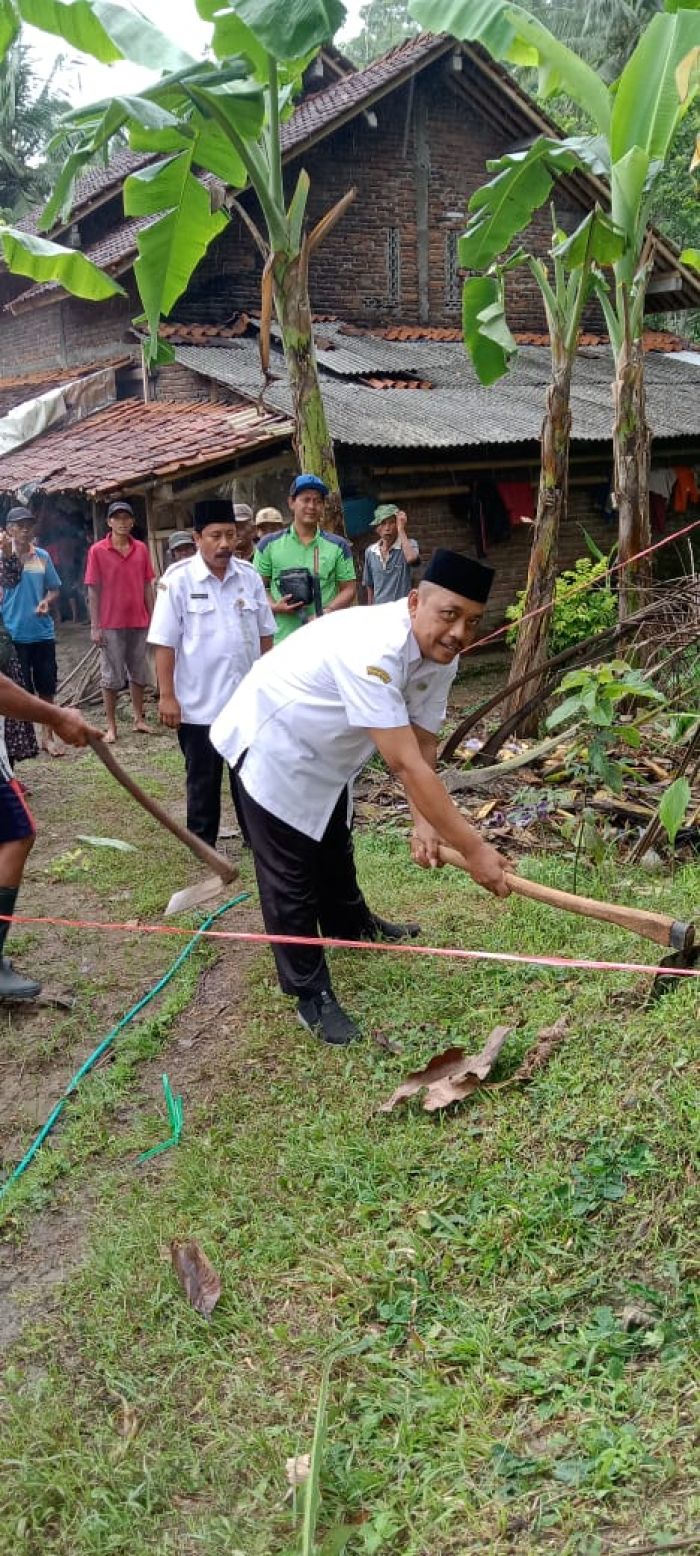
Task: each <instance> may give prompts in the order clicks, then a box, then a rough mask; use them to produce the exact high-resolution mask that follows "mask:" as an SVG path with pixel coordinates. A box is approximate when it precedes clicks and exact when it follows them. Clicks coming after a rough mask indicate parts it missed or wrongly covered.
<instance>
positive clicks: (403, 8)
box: [342, 0, 418, 69]
mask: <svg viewBox="0 0 700 1556" xmlns="http://www.w3.org/2000/svg"><path fill="white" fill-rule="evenodd" d="M360 18H361V21H362V31H361V32H359V33H358V34H357V37H356V38H351V39H350V41H349V42H348V43H344V44H343V46H342V47H343V52H344V53H345V54H347V55H348V58H349V59H351V60H352V61H353V64H355V65H358V66H359V67H360V69H362V67H363V66H364V65H369V64H370V63H371V61H372V60H373V59H379V56H380V55H381V54H386V53H387V52H388V50H389V49H393V48H395V47H396V45H397V43H402V42H403V40H404V38H412V37H413V36H414V34H415V33H417V31H418V26H417V23H416V22H414V21H413V19H412V17H410V16H409V14H408V4H407V3H406V0H369V3H368V4H367V5H363V6H362V9H361V11H360Z"/></svg>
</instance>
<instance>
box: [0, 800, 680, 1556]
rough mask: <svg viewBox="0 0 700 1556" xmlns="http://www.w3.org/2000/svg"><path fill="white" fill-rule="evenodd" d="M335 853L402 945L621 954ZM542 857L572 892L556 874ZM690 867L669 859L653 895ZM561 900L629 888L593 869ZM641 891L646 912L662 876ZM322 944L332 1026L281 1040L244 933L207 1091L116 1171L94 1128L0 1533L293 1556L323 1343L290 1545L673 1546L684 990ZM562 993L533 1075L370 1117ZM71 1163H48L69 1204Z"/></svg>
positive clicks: (20, 1390)
mask: <svg viewBox="0 0 700 1556" xmlns="http://www.w3.org/2000/svg"><path fill="white" fill-rule="evenodd" d="M112 825H113V823H112ZM358 853H359V864H360V874H361V877H362V879H363V881H364V882H365V884H366V885H367V888H368V891H369V894H370V897H371V899H372V901H373V902H374V903H376V905H377V907H378V909H380V910H381V909H382V908H383V909H384V911H385V912H389V911H391V912H393V913H394V914H395V915H397V916H398V915H400V914H405V915H408V914H411V915H413V914H418V916H419V917H420V918H421V920H422V923H423V934H424V939H425V941H426V942H432V943H441V942H443V943H448V944H456V945H464V946H468V945H472V946H475V945H480V946H484V947H486V948H489V947H491V948H493V949H500V950H514V951H515V950H517V951H519V952H523V951H525V952H527V951H532V952H535V953H538V952H547V951H549V950H551V948H552V946H553V944H556V947H557V949H559V950H561V951H563V952H565V953H569V954H573V955H583V956H596V955H597V956H601V955H605V956H606V957H611V956H612V957H614V956H619V955H624V956H629V955H635V954H638V948H637V946H636V945H634V943H631V942H630V941H629V939H628V938H626V937H625V936H624V935H622V934H621V933H620V932H618V931H612V932H611V931H609V930H604V929H603V928H602V927H601V926H596V925H593V924H592V923H590V922H587V921H584V920H575V919H569V918H555V917H554V916H553V915H552V914H551V912H549V911H548V910H546V909H543V908H539V907H536V906H534V905H532V904H527V903H524V902H522V901H515V900H513V899H512V900H511V901H510V902H508V903H507V904H505V905H500V904H496V903H494V902H493V901H491V900H490V899H488V898H486V897H485V896H484V895H483V894H480V893H478V892H477V891H476V889H474V888H473V887H472V886H471V883H469V882H468V881H467V880H466V879H465V878H463V877H461V876H457V875H456V874H455V873H454V872H451V873H450V874H449V875H448V873H447V872H445V873H434V874H429V873H423V872H420V873H419V872H418V871H416V869H415V867H413V866H411V864H410V863H409V861H408V856H407V850H406V845H405V841H404V840H403V839H400V838H398V837H396V836H394V837H392V836H391V834H390V833H387V832H386V831H385V832H384V833H383V835H382V837H381V839H380V840H379V839H378V840H376V841H375V840H374V839H373V838H372V837H371V836H369V835H365V836H363V837H361V838H360V839H359V849H358ZM120 867H121V868H124V869H125V870H127V871H128V870H131V871H133V870H134V868H135V867H134V863H133V858H132V857H131V856H128V855H125V856H123V859H120ZM537 874H538V875H540V876H542V877H543V878H546V879H549V880H550V881H552V883H554V884H558V885H565V884H569V878H570V870H569V867H568V866H566V865H564V864H562V863H559V864H556V863H554V864H548V865H543V864H542V863H538V865H537ZM698 884H699V876H698V871H697V869H686V870H683V871H681V872H680V873H679V875H678V876H677V878H676V882H675V885H674V888H673V893H672V900H673V910H674V912H678V913H679V914H682V913H684V912H689V911H690V909H691V907H692V903H693V899H694V897H695V896H696V895H697V887H698ZM586 887H587V888H590V889H592V890H594V891H597V892H599V894H601V895H604V894H605V893H606V891H610V890H611V889H613V888H614V890H615V893H616V894H617V895H618V896H619V897H620V898H629V897H632V898H634V897H635V896H636V895H637V893H638V883H637V882H636V881H632V880H629V881H626V880H625V879H620V871H619V867H618V866H615V865H608V866H604V867H603V872H602V874H601V875H598V876H589V877H588V879H587V881H586ZM650 890H651V891H653V894H654V901H658V905H659V906H663V907H667V908H668V907H670V906H671V890H670V883H668V882H662V883H661V884H660V885H654V886H653V888H650ZM647 902H649V892H647ZM234 954H235V953H233V952H230V951H228V950H227V951H226V952H225V953H224V955H225V956H227V957H228V956H230V955H234ZM333 965H334V981H335V982H336V983H337V986H338V991H339V994H340V995H341V997H342V998H343V999H344V1000H345V1001H346V1003H347V1004H348V1006H349V1007H350V1008H352V1009H353V1010H355V1011H356V1012H357V1013H358V1015H360V1017H361V1018H362V1021H363V1024H364V1026H365V1030H366V1032H367V1040H366V1041H365V1042H364V1043H363V1044H362V1045H359V1046H357V1047H356V1048H354V1049H353V1050H351V1051H349V1052H348V1053H347V1054H344V1055H339V1054H337V1053H330V1052H328V1051H326V1050H324V1049H323V1048H321V1047H320V1046H317V1045H314V1044H313V1043H311V1042H310V1041H309V1040H308V1038H306V1037H305V1036H304V1035H303V1034H302V1033H301V1032H300V1031H299V1029H298V1028H297V1027H296V1026H295V1024H294V1021H293V1019H290V1013H289V1009H288V1005H287V1002H286V1001H284V1000H283V998H282V996H281V995H279V993H278V991H277V989H276V984H275V980H274V977H273V974H272V970H271V963H270V961H269V958H268V956H267V954H266V953H263V954H261V955H260V956H259V957H258V959H257V961H256V962H255V964H254V966H253V968H252V971H251V974H250V977H249V980H248V991H247V995H246V999H245V1005H244V1008H243V1010H242V1011H241V1012H240V1019H239V1022H238V1036H237V1040H236V1043H235V1045H234V1046H233V1047H232V1048H231V1049H230V1050H229V1051H228V1056H227V1061H226V1070H225V1073H223V1074H222V1076H221V1084H220V1087H219V1094H218V1097H217V1098H216V1100H215V1101H214V1102H213V1103H209V1104H207V1105H206V1106H202V1105H201V1103H200V1102H199V1100H198V1098H197V1097H196V1096H188V1095H185V1098H184V1102H185V1132H184V1135H183V1139H182V1143H181V1145H180V1146H178V1147H177V1149H176V1150H175V1151H171V1152H169V1153H167V1155H166V1156H165V1157H163V1158H160V1159H159V1163H158V1165H155V1166H153V1167H151V1168H150V1169H149V1170H148V1171H147V1172H144V1171H143V1170H142V1171H139V1170H138V1169H137V1168H136V1166H135V1164H134V1150H135V1149H140V1148H142V1147H143V1145H144V1144H151V1143H153V1139H154V1138H155V1135H154V1133H153V1131H146V1130H145V1128H144V1123H145V1121H144V1120H143V1119H140V1120H138V1122H135V1125H134V1128H133V1129H132V1130H131V1131H128V1130H127V1132H126V1134H124V1135H122V1136H121V1137H120V1136H119V1134H116V1135H113V1137H112V1140H111V1143H110V1144H109V1146H108V1147H107V1144H106V1140H105V1135H108V1134H109V1130H108V1127H107V1129H106V1130H105V1131H104V1132H103V1134H102V1135H101V1136H100V1137H98V1138H97V1139H96V1140H95V1141H94V1149H93V1152H92V1154H91V1157H90V1161H89V1180H90V1186H91V1192H92V1193H93V1194H94V1195H95V1198H96V1204H95V1214H94V1221H93V1231H92V1236H91V1240H90V1248H89V1251H88V1253H87V1257H86V1263H85V1265H84V1267H83V1269H82V1270H81V1271H80V1273H79V1274H78V1275H77V1276H75V1277H74V1278H73V1279H72V1280H71V1282H70V1284H69V1286H68V1289H67V1290H66V1291H65V1293H64V1294H63V1295H62V1298H61V1302H60V1304H57V1305H54V1307H53V1310H52V1312H51V1313H50V1314H47V1315H46V1318H45V1319H44V1321H43V1322H40V1323H39V1324H38V1326H35V1327H34V1328H33V1329H31V1330H30V1331H29V1332H28V1333H27V1334H26V1335H25V1336H24V1338H23V1340H22V1342H21V1343H20V1345H19V1347H18V1348H16V1350H15V1352H14V1355H13V1357H12V1360H11V1364H10V1367H9V1370H8V1372H7V1374H6V1378H5V1384H6V1388H5V1397H4V1402H3V1405H2V1407H0V1410H1V1412H2V1434H3V1468H2V1472H1V1473H2V1480H1V1483H0V1545H2V1547H3V1549H4V1548H7V1549H8V1550H10V1549H12V1550H13V1552H16V1553H17V1556H34V1553H35V1552H36V1551H38V1550H39V1549H40V1550H41V1551H42V1553H43V1556H68V1553H70V1556H104V1553H106V1552H109V1553H119V1556H126V1553H127V1552H129V1553H131V1552H136V1551H138V1553H139V1556H166V1553H167V1556H195V1553H196V1552H198V1551H200V1550H206V1551H207V1552H208V1553H214V1556H217V1553H220V1556H224V1553H226V1556H232V1553H234V1552H235V1553H239V1552H245V1556H300V1552H301V1549H302V1543H301V1542H302V1516H303V1505H304V1493H303V1489H302V1488H300V1489H299V1490H298V1491H297V1492H296V1494H295V1497H293V1496H292V1495H291V1494H290V1493H289V1492H288V1487H287V1482H286V1477H285V1461H286V1459H287V1457H288V1456H290V1455H297V1454H303V1453H308V1452H309V1450H310V1448H311V1440H312V1433H313V1424H314V1416H315V1412H316V1405H317V1400H318V1396H319V1388H320V1383H321V1379H322V1376H323V1371H324V1366H325V1364H326V1361H327V1358H328V1357H329V1355H331V1354H335V1353H336V1352H337V1353H339V1355H338V1359H337V1361H335V1363H334V1364H333V1366H332V1369H331V1374H330V1393H329V1403H328V1410H327V1418H326V1432H325V1445H324V1450H323V1454H322V1459H321V1465H320V1471H321V1477H320V1493H321V1502H320V1506H319V1509H318V1523H317V1548H318V1550H319V1551H320V1550H323V1549H324V1545H323V1543H322V1542H323V1541H324V1540H326V1539H328V1543H327V1545H326V1546H325V1549H326V1550H327V1551H331V1550H342V1549H346V1551H347V1552H348V1556H361V1553H366V1552H375V1553H376V1552H381V1553H382V1556H424V1553H425V1552H426V1551H427V1550H429V1551H430V1552H431V1556H433V1553H435V1556H438V1553H439V1556H463V1553H464V1552H465V1550H469V1551H477V1550H480V1549H483V1550H484V1551H486V1550H488V1551H489V1553H492V1556H501V1553H502V1556H505V1553H506V1552H512V1551H513V1550H514V1549H517V1551H518V1553H519V1556H520V1553H523V1556H529V1553H531V1552H532V1553H534V1552H542V1551H550V1550H551V1551H556V1552H557V1556H583V1553H584V1552H585V1553H586V1556H588V1553H591V1552H594V1551H601V1552H602V1551H603V1550H609V1549H613V1548H615V1547H616V1546H617V1545H618V1544H622V1545H627V1544H628V1543H630V1542H631V1541H632V1540H635V1541H640V1542H641V1541H642V1540H646V1539H649V1540H660V1539H661V1537H662V1536H665V1537H672V1536H673V1535H680V1534H688V1532H689V1531H692V1529H693V1525H694V1523H695V1522H697V1518H698V1514H699V1512H700V1509H699V1508H698V1505H697V1499H696V1496H695V1491H694V1480H693V1460H694V1454H695V1446H694V1445H695V1435H696V1434H695V1424H694V1421H693V1415H692V1398H693V1395H692V1388H693V1371H694V1367H695V1365H696V1352H695V1350H694V1346H695V1343H696V1338H697V1331H696V1312H695V1305H696V1301H697V1295H698V1285H697V1264H696V1259H695V1225H696V1220H697V1212H698V1194H697V1183H696V1179H695V1176H694V1174H693V1172H692V1165H691V1164H692V1158H693V1152H694V1142H695V1139H696V1134H697V1125H698V1109H697V1096H696V1091H695V1088H694V1086H693V1082H692V1066H693V1063H694V1061H695V1060H696V1059H697V1054H698V1028H697V1023H696V1020H695V997H694V989H693V988H692V987H688V986H684V987H682V988H680V989H679V990H678V992H677V993H673V994H672V995H671V996H667V998H666V1001H665V1002H663V1004H662V1005H658V1006H654V1007H650V1008H649V1009H645V1008H644V1006H643V992H644V983H643V980H635V979H634V978H630V977H628V976H626V975H622V974H619V975H615V974H612V975H610V974H608V975H605V976H601V977H599V978H597V979H594V978H591V977H590V975H587V974H586V973H584V972H576V971H575V970H569V971H563V972H561V973H556V972H553V971H551V970H549V971H547V970H545V969H542V968H538V967H530V968H522V969H517V968H512V967H510V968H505V967H500V966H497V965H496V966H486V965H484V964H468V963H464V964H460V965H448V964H445V963H444V962H441V961H439V960H437V959H433V960H429V959H427V958H426V959H422V960H421V961H420V962H418V961H415V960H414V959H413V958H411V959H409V958H407V957H403V956H397V955H389V954H386V953H384V954H381V953H369V952H368V953H367V954H365V955H363V956H362V957H361V959H360V960H359V961H358V958H357V957H355V956H353V955H350V954H348V953H344V954H340V955H336V956H334V959H333ZM622 1008H624V1026H623V1025H622V1024H621V1009H622ZM562 1014H564V1015H566V1017H567V1019H568V1021H569V1026H570V1034H569V1037H568V1038H567V1040H566V1041H565V1042H564V1043H563V1044H562V1045H561V1047H560V1048H559V1050H558V1052H557V1055H556V1056H555V1057H554V1059H553V1060H552V1062H551V1064H550V1066H549V1068H548V1069H547V1070H545V1071H543V1072H542V1073H541V1074H540V1075H539V1076H537V1077H536V1078H535V1079H534V1080H533V1082H532V1084H531V1085H530V1087H529V1088H528V1089H526V1090H520V1089H512V1090H508V1088H505V1089H503V1090H500V1091H498V1090H496V1091H494V1092H491V1093H484V1094H479V1093H477V1094H476V1095H475V1096H474V1098H473V1099H472V1100H471V1101H469V1102H468V1103H466V1104H465V1105H464V1106H463V1108H462V1109H461V1111H458V1112H456V1113H452V1114H447V1115H446V1116H445V1117H444V1118H442V1119H440V1120H435V1119H432V1120H431V1119H429V1118H428V1117H427V1116H426V1115H425V1114H423V1113H422V1112H420V1111H419V1110H418V1108H417V1107H416V1106H415V1105H413V1106H411V1107H409V1109H407V1111H406V1112H405V1113H403V1114H397V1115H394V1116H392V1117H391V1118H390V1119H388V1118H386V1117H385V1116H382V1115H379V1114H378V1113H377V1111H376V1109H377V1106H378V1104H379V1103H380V1102H381V1101H382V1100H384V1098H385V1097H386V1096H388V1094H389V1093H390V1091H391V1090H392V1088H393V1086H394V1085H395V1083H396V1080H397V1079H398V1078H399V1077H400V1076H401V1075H402V1074H403V1073H404V1072H405V1070H407V1069H410V1068H413V1067H414V1066H415V1065H416V1064H418V1063H421V1062H424V1061H425V1059H426V1058H427V1057H429V1055H430V1054H431V1053H432V1052H434V1051H436V1050H438V1049H440V1048H444V1047H445V1045H446V1043H448V1042H454V1043H465V1042H466V1044H467V1046H468V1047H470V1048H471V1047H477V1046H479V1044H480V1041H481V1039H482V1037H483V1036H485V1035H486V1033H487V1031H488V1030H489V1029H490V1027H491V1026H492V1025H493V1023H494V1021H502V1022H504V1023H508V1024H513V1025H514V1026H515V1028H516V1032H515V1035H514V1037H513V1038H512V1039H511V1040H510V1041H509V1043H508V1044H507V1046H506V1049H505V1050H504V1053H503V1055H502V1058H501V1061H500V1063H499V1070H498V1072H497V1076H496V1078H497V1079H499V1078H501V1079H503V1078H506V1077H507V1076H508V1074H509V1073H512V1070H513V1069H514V1068H515V1067H516V1065H517V1063H518V1061H519V1060H520V1059H521V1058H522V1056H523V1054H524V1053H525V1051H526V1050H527V1049H528V1048H529V1047H530V1046H531V1044H532V1042H533V1039H534V1037H535V1035H536V1033H537V1031H538V1030H539V1028H540V1027H541V1026H543V1025H545V1024H548V1023H550V1022H552V1021H553V1020H554V1019H556V1018H557V1017H559V1016H561V1015H562ZM166 1041H167V1039H166ZM387 1041H391V1042H392V1043H397V1042H398V1043H399V1044H400V1045H401V1050H402V1051H401V1053H400V1055H397V1054H395V1053H392V1052H390V1051H389V1050H388V1049H387V1047H386V1046H382V1044H386V1042H387ZM105 1082H106V1078H103V1081H102V1083H101V1084H102V1085H104V1084H105ZM99 1085H100V1078H99V1077H96V1078H95V1080H94V1081H93V1082H90V1083H89V1086H90V1087H91V1088H92V1087H99ZM87 1096H88V1094H87V1093H86V1101H85V1104H84V1105H85V1107H86V1108H87V1107H88V1100H87ZM123 1102H124V1094H123V1093H122V1094H121V1106H123ZM105 1123H107V1119H105ZM154 1127H155V1126H154ZM87 1170H88V1164H87V1163H86V1165H85V1166H81V1164H80V1162H79V1161H78V1162H76V1163H75V1164H74V1167H73V1168H72V1170H71V1172H69V1173H67V1174H64V1176H63V1178H62V1180H61V1195H62V1204H63V1206H64V1208H67V1207H69V1206H70V1203H71V1201H75V1202H77V1203H79V1202H80V1198H81V1194H82V1192H83V1188H84V1184H85V1181H86V1173H87ZM188 1236H194V1237H197V1238H198V1240H199V1241H200V1243H201V1244H202V1246H203V1247H204V1248H205V1250H206V1252H207V1253H208V1255H209V1257H210V1258H211V1259H212V1260H213V1262H214V1263H215V1265H216V1266H217V1268H218V1270H219V1272H220V1274H221V1275H222V1277H223V1282H224V1292H223V1296H222V1298H221V1300H220V1302H219V1304H218V1306H217V1308H216V1311H215V1313H214V1315H213V1318H212V1320H211V1322H210V1324H208V1325H207V1324H206V1323H205V1322H204V1321H203V1320H202V1319H200V1318H199V1317H198V1316H197V1315H196V1314H195V1313H194V1312H193V1311H192V1310H191V1309H190V1308H188V1307H187V1305H186V1304H185V1303H184V1301H183V1298H182V1294H181V1293H180V1290H179V1288H178V1286H177V1283H176V1282H175V1279H174V1276H173V1274H172V1271H171V1268H170V1263H169V1259H168V1260H167V1262H166V1261H165V1260H164V1251H166V1252H167V1245H168V1243H169V1240H170V1239H171V1238H172V1237H188ZM346 1353H347V1354H346ZM334 1531H336V1535H335V1543H333V1539H332V1538H331V1537H332V1536H333V1532H334ZM341 1531H344V1532H342V1533H341Z"/></svg>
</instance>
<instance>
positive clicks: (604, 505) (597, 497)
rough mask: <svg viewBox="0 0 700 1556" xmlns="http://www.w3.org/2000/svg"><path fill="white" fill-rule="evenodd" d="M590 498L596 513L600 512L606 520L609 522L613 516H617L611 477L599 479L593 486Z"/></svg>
mask: <svg viewBox="0 0 700 1556" xmlns="http://www.w3.org/2000/svg"><path fill="white" fill-rule="evenodd" d="M592 500H593V507H594V508H595V509H596V511H597V512H598V513H601V514H602V516H603V518H604V519H605V520H606V522H608V523H610V522H611V521H612V520H613V519H614V518H617V508H616V507H615V492H614V490H613V483H612V477H611V478H610V479H609V480H608V481H600V482H599V483H598V485H597V486H595V487H594V488H593V492H592Z"/></svg>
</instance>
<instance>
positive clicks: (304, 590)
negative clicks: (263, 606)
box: [279, 546, 323, 616]
mask: <svg viewBox="0 0 700 1556" xmlns="http://www.w3.org/2000/svg"><path fill="white" fill-rule="evenodd" d="M279 586H280V593H281V594H282V595H283V596H284V595H291V598H292V600H294V601H295V603H296V602H297V601H298V602H299V604H300V605H313V608H314V613H315V615H316V616H322V615H323V605H322V604H321V580H320V578H319V576H318V546H315V547H314V571H313V573H310V572H309V569H308V567H285V568H284V569H283V571H282V572H281V573H280V576H279Z"/></svg>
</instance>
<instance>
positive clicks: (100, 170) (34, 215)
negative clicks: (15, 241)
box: [17, 150, 154, 232]
mask: <svg viewBox="0 0 700 1556" xmlns="http://www.w3.org/2000/svg"><path fill="white" fill-rule="evenodd" d="M153 160H154V157H153V153H152V152H150V151H126V150H124V151H117V152H116V153H115V155H114V156H113V157H112V159H111V161H110V163H109V165H108V166H107V167H102V166H99V167H97V166H96V167H89V168H87V170H86V171H85V172H84V173H83V174H82V175H81V177H80V178H79V179H78V180H77V182H76V185H75V193H74V196H73V207H72V210H71V221H75V220H76V219H77V218H78V217H79V216H81V215H82V214H84V212H85V210H86V208H87V207H90V206H93V205H98V204H99V203H100V198H101V196H103V195H109V194H110V192H111V191H112V190H113V189H116V187H117V186H118V185H119V184H121V183H122V182H123V180H124V179H125V178H128V176H129V174H130V173H136V172H137V171H138V169H139V168H141V167H145V166H146V163H147V162H152V161H153ZM42 210H43V206H41V205H37V206H35V207H34V208H33V209H32V210H31V211H28V212H27V214H26V216H23V217H22V218H21V220H20V221H18V222H17V226H18V227H21V229H22V231H23V232H38V231H39V219H40V216H41V213H42ZM54 230H56V231H58V230H59V229H58V228H56V229H54Z"/></svg>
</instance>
